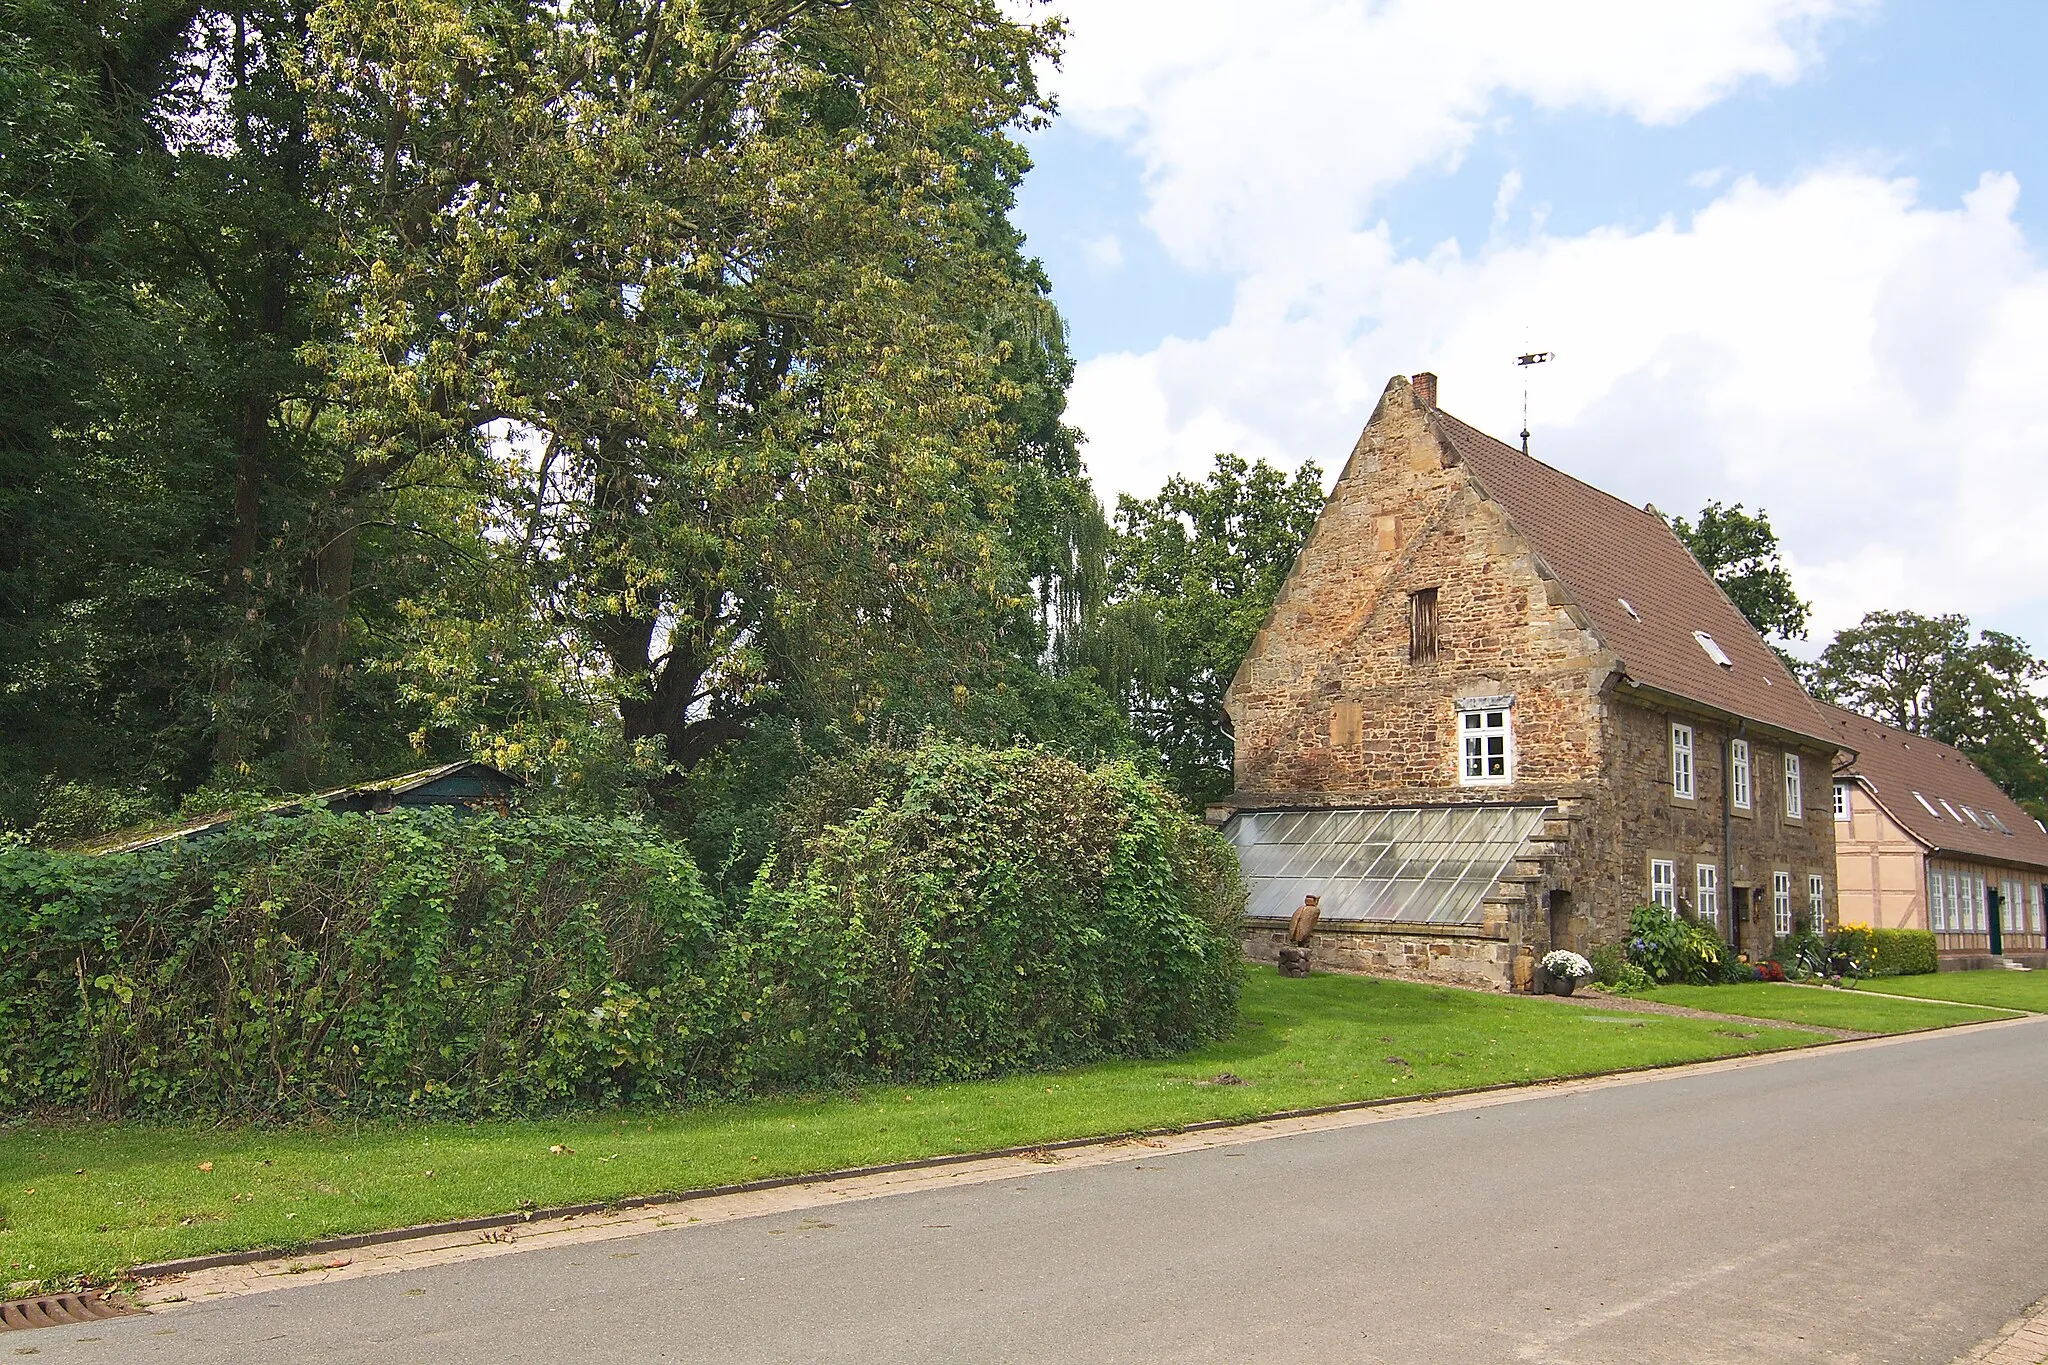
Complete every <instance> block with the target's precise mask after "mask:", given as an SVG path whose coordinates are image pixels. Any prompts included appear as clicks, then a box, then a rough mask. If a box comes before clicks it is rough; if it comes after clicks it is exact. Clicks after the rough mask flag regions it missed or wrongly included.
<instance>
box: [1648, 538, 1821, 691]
mask: <svg viewBox="0 0 2048 1365" xmlns="http://www.w3.org/2000/svg"><path fill="white" fill-rule="evenodd" d="M1671 529H1672V531H1674V532H1675V533H1676V534H1677V536H1678V538H1679V539H1680V540H1681V541H1683V542H1684V543H1685V547H1686V548H1687V549H1688V550H1691V551H1692V557H1693V558H1694V559H1697V560H1698V561H1699V562H1700V565H1701V567H1703V568H1704V569H1706V571H1707V572H1708V573H1710V574H1712V575H1713V578H1714V581H1715V582H1716V583H1719V584H1720V585H1721V591H1723V592H1725V593H1727V594H1728V600H1729V601H1731V602H1733V603H1734V604H1735V606H1736V609H1737V610H1739V611H1740V612H1741V613H1742V614H1743V615H1744V616H1746V617H1748V618H1749V623H1750V624H1751V625H1753V626H1755V627H1756V629H1757V633H1758V634H1759V635H1762V636H1763V637H1764V638H1765V639H1767V640H1769V639H1773V638H1775V639H1778V640H1803V639H1805V638H1806V615H1807V609H1808V604H1807V603H1805V602H1803V601H1801V600H1800V598H1799V594H1798V593H1796V592H1794V591H1793V589H1792V575H1791V574H1790V573H1789V572H1787V570H1786V568H1785V563H1784V561H1783V560H1782V559H1781V558H1780V557H1779V554H1778V535H1777V532H1775V531H1773V530H1772V529H1771V519H1770V516H1769V514H1768V513H1766V512H1765V511H1764V510H1763V509H1762V508H1758V509H1757V511H1756V513H1755V515H1753V516H1752V515H1751V514H1750V513H1748V512H1745V511H1743V510H1742V504H1741V503H1739V502H1738V503H1736V504H1735V505H1734V506H1733V507H1724V506H1722V505H1721V504H1720V503H1719V502H1718V501H1716V502H1710V503H1708V504H1707V505H1706V506H1705V507H1703V508H1701V509H1700V516H1699V520H1698V521H1697V522H1688V521H1687V520H1686V519H1685V518H1684V517H1673V518H1672V519H1671ZM1780 654H1781V655H1782V654H1783V651H1782V650H1781V651H1780ZM1788 662H1789V660H1788Z"/></svg>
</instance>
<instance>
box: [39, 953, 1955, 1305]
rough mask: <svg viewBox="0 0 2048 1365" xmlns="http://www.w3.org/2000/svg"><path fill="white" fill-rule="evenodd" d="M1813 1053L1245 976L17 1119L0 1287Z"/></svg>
mask: <svg viewBox="0 0 2048 1365" xmlns="http://www.w3.org/2000/svg"><path fill="white" fill-rule="evenodd" d="M1724 989H1726V988H1724ZM1871 1003H1879V1002H1871ZM1909 1008H1913V1007H1910V1006H1909ZM1926 1008H1929V1009H1942V1008H1943V1007H1940V1006H1927V1007H1926ZM1951 1012H1954V1011H1951ZM1812 1041H1813V1036H1812V1035H1811V1034H1801V1033H1794V1032H1790V1031H1786V1030H1778V1029H1768V1028H1764V1029H1759V1030H1757V1031H1756V1032H1755V1033H1754V1034H1753V1035H1751V1036H1749V1037H1740V1036H1733V1035H1731V1033H1730V1032H1729V1030H1728V1027H1727V1025H1726V1024H1723V1023H1718V1022H1716V1021H1714V1020H1706V1019H1687V1018H1681V1017H1673V1016H1668V1015H1654V1014H1625V1013H1620V1012H1617V1011H1612V1010H1580V1009H1574V1008H1571V1007H1570V1006H1568V1005H1565V1004H1564V1003H1563V1002H1557V1001H1549V1000H1530V999H1520V998H1515V997H1512V996H1502V995H1490V994H1485V993H1481V992H1476V991H1463V990H1452V989H1447V988H1443V987H1432V986H1421V985H1414V984H1410V983H1407V982H1400V981H1385V980H1376V979H1371V978H1363V977H1344V976H1317V977H1313V978H1310V979H1309V980H1306V981H1288V980H1282V979H1281V978H1280V977H1278V976H1277V975H1276V974H1275V973H1274V972H1273V971H1271V970H1270V969H1267V968H1259V969H1255V970H1253V971H1252V972H1251V973H1250V975H1249V977H1248V980H1247V983H1246V989H1245V996H1244V1008H1243V1014H1242V1021H1241V1025H1240V1027H1239V1029H1238V1031H1237V1033H1236V1034H1235V1035H1234V1036H1233V1037H1231V1038H1229V1039H1227V1040H1225V1041H1223V1042H1220V1043H1217V1044H1214V1045H1213V1046H1210V1047H1207V1048H1203V1049H1201V1050H1200V1051H1197V1052H1193V1053H1189V1054H1187V1055H1184V1056H1180V1057H1173V1058H1166V1059H1160V1060H1150V1061H1119V1062H1105V1063H1102V1064H1099V1065H1096V1066H1089V1067H1082V1068H1077V1069H1074V1070H1070V1071H1062V1072H1049V1073H1041V1074H1035V1075H1028V1076H1011V1077H1006V1078H1003V1079H999V1080H990V1081H975V1082H965V1083H960V1084H952V1085H933V1086H870V1087H866V1088H864V1089H862V1090H859V1091H847V1092H841V1093H837V1094H824V1095H805V1096H795V1097H786V1098H776V1099H767V1100H758V1101H753V1102H749V1103H735V1104H722V1105H708V1106H704V1107H701V1108H695V1109H689V1110H682V1111H662V1112H613V1113H604V1114H588V1115H582V1116H574V1117H568V1118H559V1119H548V1120H521V1121H516V1122H487V1123H476V1124H462V1123H399V1122H388V1123H374V1124H372V1123H366V1124H362V1125H360V1126H357V1125H327V1126H323V1127H315V1128H289V1129H276V1128H273V1129H265V1128H249V1127H237V1128H222V1127H217V1126H211V1125H149V1124H131V1123H90V1124H88V1123H60V1124H36V1123H24V1124H17V1125H14V1126H11V1127H8V1128H6V1129H0V1267H4V1268H5V1270H6V1274H5V1276H4V1277H0V1278H5V1279H6V1280H9V1281H12V1282H15V1283H16V1284H17V1285H18V1284H20V1283H22V1282H25V1281H41V1282H43V1283H44V1284H53V1283H60V1282H63V1281H65V1280H67V1279H71V1278H74V1277H80V1276H89V1277H97V1278H106V1277H111V1276H113V1275H115V1274H117V1273H118V1272H119V1271H121V1270H122V1269H124V1268H126V1267H128V1266H132V1265H137V1264H142V1263H147V1262H151V1261H159V1260H167V1259H171V1258H175V1257H183V1256H195V1255H203V1254H207V1253H211V1252H219V1251H234V1250H244V1249H250V1248H259V1247H263V1248H269V1247H275V1248H280V1249H288V1248H290V1247H293V1246H298V1245H303V1244H304V1243H306V1242H308V1241H312V1240H315V1239H317V1238H321V1237H328V1236H335V1235H339V1234H343V1233H352V1232H367V1231H373V1230H378V1229H384V1228H395V1227H405V1226H409V1225H412V1224H417V1223H425V1222H434V1221H440V1220H444V1219H452V1218H461V1217H471V1216H476V1215H479V1214H487V1213H500V1212H504V1211H507V1210H511V1209H516V1208H519V1207H521V1206H525V1205H531V1206H535V1207H540V1208H546V1207H550V1206H554V1205H561V1204H570V1203H581V1202H586V1201H596V1200H605V1199H617V1198H624V1197H626V1196H629V1195H646V1194H661V1193H675V1192H680V1191H683V1190H689V1189H700V1188H703V1187H705V1186H709V1185H720V1184H726V1183H731V1182H737V1181H745V1180H755V1179H760V1178H763V1177H767V1176H776V1175H795V1174H804V1173H812V1172H821V1171H828V1170H834V1169H839V1168H843V1167H848V1166H859V1165H869V1164H877V1163H882V1162H890V1161H904V1160H911V1159H915V1158H919V1157H928V1156H937V1155H942V1154H948V1153H956V1152H971V1151H980V1150H986V1149H989V1148H998V1147H1009V1146H1019V1145H1026V1144H1031V1143H1037V1142H1050V1141H1055V1140H1058V1139H1061V1138H1071V1137H1086V1136H1092V1135H1110V1134H1115V1133H1121V1132H1129V1131H1132V1130H1134V1129H1145V1128H1168V1127H1174V1126H1177V1125H1181V1124H1187V1123H1192V1122H1197V1121H1200V1120H1203V1119H1218V1118H1248V1117H1252V1116H1255V1115H1258V1114H1262V1113H1273V1112H1276V1111H1280V1110H1286V1109H1296V1108H1305V1107H1309V1106H1314V1105H1322V1104H1334V1103H1339V1102H1343V1101H1347V1100H1362V1099H1374V1098H1381V1097H1387V1096H1399V1095H1415V1094H1425V1093H1429V1092H1432V1091H1441V1090H1451V1089H1457V1088H1460V1087H1465V1086H1475V1085H1487V1084H1494V1083H1499V1082H1504V1081H1534V1080H1543V1079H1552V1078H1559V1077H1565V1076H1573V1075H1584V1074H1587V1073H1590V1072H1597V1071H1606V1070H1612V1069H1617V1068H1623V1067H1636V1066H1651V1065H1668V1064H1672V1063H1678V1062H1689V1061H1700V1060H1704V1059H1707V1058H1713V1057H1725V1056H1730V1055H1735V1054H1740V1053H1750V1052H1762V1051H1771V1050H1775V1049H1780V1048H1789V1047H1798V1046H1801V1045H1803V1044H1808V1043H1811V1042H1812ZM555 1149H560V1150H558V1151H557V1150H555Z"/></svg>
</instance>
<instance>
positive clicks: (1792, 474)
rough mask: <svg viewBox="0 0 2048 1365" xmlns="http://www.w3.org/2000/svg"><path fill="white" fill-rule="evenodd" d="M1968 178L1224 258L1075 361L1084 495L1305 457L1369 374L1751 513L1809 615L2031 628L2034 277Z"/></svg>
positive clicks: (1349, 422) (1564, 449)
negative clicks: (1134, 351)
mask: <svg viewBox="0 0 2048 1365" xmlns="http://www.w3.org/2000/svg"><path fill="white" fill-rule="evenodd" d="M2018 190H2019V187H2018V185H2017V183H2016V182H2015V181H2014V180H2012V179H2011V178H2010V177H2008V176H2002V175H1987V176H1986V177H1984V179H1983V180H1982V181H1981V182H1980V183H1979V185H1978V186H1977V188H1976V189H1975V190H1974V191H1973V192H1971V193H1970V194H1969V195H1967V196H1966V197H1965V198H1964V199H1963V201H1962V202H1961V203H1960V204H1952V205H1947V206H1943V205H1934V204H1928V203H1925V202H1923V201H1922V199H1921V197H1920V195H1919V193H1918V191H1917V189H1916V187H1915V186H1914V185H1913V184H1912V182H1910V181H1904V180H1895V179H1887V178H1884V177H1882V176H1880V175H1877V174H1875V173H1872V172H1870V171H1867V170H1862V169H1858V168H1854V167H1848V168H1837V169H1832V170H1827V171H1822V172H1817V173H1813V174H1810V175H1808V176H1806V177H1803V178H1801V179H1799V180H1797V181H1795V182H1793V183H1791V184H1788V185H1784V186H1778V187H1772V186H1764V185H1760V184H1757V183H1756V182H1754V181H1751V180H1739V181H1736V182H1735V183H1733V184H1732V185H1731V186H1729V187H1728V188H1727V190H1726V191H1725V192H1724V193H1723V194H1722V195H1721V197H1720V198H1718V199H1716V200H1715V201H1714V202H1713V203H1711V204H1710V205H1708V206H1707V207H1706V208H1705V209H1703V210H1701V211H1700V212H1699V213H1698V214H1696V215H1695V216H1694V217H1693V218H1692V219H1691V220H1690V221H1687V222H1683V223H1681V222H1678V221H1675V220H1667V221H1665V222H1662V223H1659V224H1657V225H1656V226H1655V227H1652V228H1649V229H1646V230H1643V231H1636V232H1628V231H1622V230H1618V229H1609V230H1603V231H1597V232H1593V233H1589V234H1587V235H1585V236H1580V237H1549V236H1544V235H1541V234H1540V233H1539V234H1538V235H1536V236H1534V237H1532V238H1531V239H1529V240H1527V241H1524V242H1520V243H1517V244H1512V245H1508V244H1495V245H1489V246H1488V247H1487V248H1486V249H1485V250H1483V251H1481V252H1480V253H1478V254H1476V255H1467V254H1465V253H1463V252H1462V251H1460V250H1459V248H1458V247H1457V246H1456V245H1455V244H1446V245H1444V246H1441V247H1439V248H1437V249H1436V250H1434V251H1433V252H1431V253H1429V254H1428V255H1425V256H1421V257H1416V256H1403V255H1400V254H1397V252H1396V251H1395V249H1394V248H1393V246H1392V244H1391V240H1390V237H1389V234H1388V232H1387V231H1386V230H1385V229H1384V228H1383V227H1380V228H1373V229H1368V230H1361V231H1354V232H1352V233H1349V234H1346V235H1344V236H1342V237H1338V238H1331V239H1327V240H1325V241H1324V242H1322V243H1320V244H1319V250H1318V252H1317V253H1316V254H1315V255H1314V256H1313V257H1305V258H1298V259H1295V260H1293V261H1290V262H1288V263H1286V264H1284V265H1276V266H1274V267H1272V268H1269V269H1266V270H1261V271H1257V272H1253V273H1250V274H1247V275H1246V276H1245V277H1244V278H1243V279H1242V280H1241V282H1240V284H1239V287H1238V291H1237V297H1236V306H1235V309H1234V311H1233V314H1232V316H1231V318H1230V320H1229V321H1228V322H1227V323H1226V324H1224V325H1223V326H1222V327H1220V328H1218V329H1217V330H1216V331H1215V332H1213V333H1211V334H1210V335H1209V336H1207V337H1203V338H1200V339H1198V340H1183V339H1171V340H1169V341H1167V342H1165V343H1164V344H1162V345H1161V346H1160V347H1159V348H1157V349H1156V350H1154V351H1153V352H1151V353H1149V354H1146V355H1143V356H1131V355H1120V356H1113V357H1104V358H1100V359H1097V360H1093V361H1090V362H1088V363H1086V364H1084V365H1083V367H1082V369H1081V373H1080V377H1079V379H1078V381H1077V383H1076V385H1075V389H1074V394H1073V404H1072V414H1073V417H1074V419H1075V420H1076V421H1077V422H1078V423H1079V424H1080V425H1081V426H1082V427H1083V429H1084V430H1087V431H1088V432H1089V433H1090V437H1091V439H1090V442H1089V446H1088V454H1089V459H1090V463H1091V466H1092V467H1093V468H1094V469H1095V471H1096V475H1097V480H1098V484H1099V485H1101V486H1103V487H1104V488H1105V490H1106V491H1109V490H1122V489H1131V490H1136V491H1149V490H1150V489H1151V488H1152V487H1154V486H1156V485H1157V483H1158V481H1159V480H1160V479H1161V478H1162V477H1164V475H1166V474H1167V473H1170V472H1173V471H1175V470H1194V469H1199V468H1201V467H1202V466H1204V465H1206V463H1207V461H1208V458H1209V456H1210V455H1211V453H1213V452H1214V451H1216V450H1220V449H1235V450H1236V451H1238V452H1239V453H1240V454H1244V455H1247V456H1252V455H1263V456H1266V457H1267V458H1269V459H1273V460H1275V461H1276V462H1284V463H1286V464H1289V465H1292V464H1293V463H1296V462H1298V461H1299V460H1301V459H1304V458H1313V459H1315V460H1317V461H1318V462H1319V463H1321V464H1322V465H1323V466H1324V467H1325V469H1326V471H1328V472H1329V473H1331V474H1332V475H1334V473H1335V469H1336V467H1337V465H1338V464H1339V463H1340V462H1341V460H1342V459H1343V457H1344V455H1345V453H1346V452H1347V451H1348V450H1349V448H1350V444H1351V441H1352V439H1353V437H1354V436H1355V435H1356V433H1357V430H1358V428H1359V426H1360V425H1361V424H1362V423H1363V422H1364V420H1365V418H1366V417H1367V416H1368V415H1369V413H1370V411H1371V407H1372V403H1373V401H1374V400H1375V399H1376V398H1377V396H1378V394H1379V391H1380V389H1381V387H1382V385H1383V384H1384V383H1385V381H1386V378H1387V376H1389V375H1391V374H1395V373H1401V372H1407V371H1413V370H1419V369H1432V370H1435V371H1436V372H1437V373H1438V374H1439V375H1440V376H1441V384H1442V390H1441V391H1442V401H1443V403H1444V406H1445V407H1446V408H1447V409H1449V410H1450V411H1453V412H1456V413H1457V414H1459V415H1460V416H1462V417H1465V418H1466V419H1467V420H1470V421H1473V422H1474V423H1476V424H1477V425H1479V426H1481V427H1483V428H1485V429H1487V430H1489V431H1492V432H1494V433H1495V434H1497V435H1499V436H1501V437H1502V438H1503V439H1507V440H1513V439H1514V433H1515V432H1516V431H1517V430H1518V429H1519V428H1520V424H1521V383H1522V380H1523V378H1524V376H1523V375H1522V373H1521V372H1520V371H1518V370H1517V369H1516V368H1515V367H1514V365H1513V363H1512V361H1513V357H1514V356H1515V355H1516V354H1517V353H1518V352H1520V351H1522V350H1526V349H1529V348H1530V347H1531V346H1535V347H1540V348H1542V349H1550V350H1554V351H1556V353H1557V356H1558V359H1557V360H1556V362H1555V363H1553V364H1552V365H1549V366H1546V367H1544V368H1543V369H1541V370H1538V371H1536V372H1534V373H1533V374H1532V375H1530V376H1529V378H1530V381H1531V383H1532V385H1533V393H1534V412H1533V425H1534V429H1535V439H1534V447H1535V450H1536V453H1537V454H1538V455H1540V456H1543V457H1544V458H1547V459H1549V460H1551V461H1553V462H1554V463H1556V464H1558V465H1560V466H1561V467H1563V468H1565V469H1567V470H1569V471H1570V472H1572V473H1574V474H1577V475H1578V476H1580V477H1582V478H1585V479H1588V480H1589V481H1591V482H1593V483H1596V484H1598V485H1600V486H1601V487H1604V488H1607V489H1609V490H1611V491H1613V492H1615V493H1617V494H1619V495H1621V496H1623V497H1626V498H1629V499H1630V500H1632V501H1635V502H1644V501H1655V502H1657V503H1658V504H1659V505H1660V506H1661V507H1663V508H1664V509H1665V510H1667V511H1673V512H1691V511H1693V510H1695V509H1697V508H1698V507H1699V506H1700V505H1701V504H1702V503H1704V502H1705V501H1706V500H1707V499H1709V498H1720V499H1723V500H1725V501H1736V500H1740V501H1743V502H1745V503H1747V504H1748V505H1749V506H1750V507H1752V508H1754V507H1758V506H1763V507H1766V508H1768V509H1769V511H1770V513H1771V517H1772V520H1773V523H1774V524H1775V525H1776V527H1777V529H1778V531H1779V533H1780V535H1781V537H1782V538H1783V539H1784V540H1785V542H1786V543H1787V545H1788V547H1789V548H1790V550H1791V551H1792V556H1793V560H1794V565H1795V569H1796V572H1797V576H1798V582H1799V583H1800V585H1801V586H1802V588H1803V589H1804V590H1805V591H1806V592H1807V593H1808V594H1809V595H1810V596H1811V597H1812V598H1813V599H1814V600H1815V603H1816V607H1817V620H1816V623H1815V624H1816V626H1817V628H1818V629H1817V631H1816V634H1817V635H1818V636H1819V637H1820V638H1821V639H1825V638H1826V635H1827V633H1829V632H1832V631H1833V630H1834V629H1837V628H1839V627H1840V626H1842V625H1845V624H1849V623H1851V622H1853V621H1854V620H1855V619H1857V618H1858V617H1860V616H1861V615H1862V614H1863V613H1864V612H1865V611H1868V610H1871V609H1873V608H1876V607H1912V608H1916V609H1919V610H1926V611H1935V610H1963V611H1966V612H1969V613H1971V614H1972V615H1974V616H1976V617H1977V618H1978V619H1979V620H1980V621H1983V622H1994V623H1998V624H2002V625H2005V626H2006V627H2007V628H2011V629H2019V630H2021V631H2022V632H2023V633H2027V634H2029V636H2030V638H2031V637H2034V636H2041V637H2042V638H2039V639H2036V641H2035V642H2036V643H2037V644H2042V645H2048V630H2044V627H2048V611H2044V606H2048V604H2044V602H2043V595H2042V591H2041V588H2040V587H2039V586H2038V585H2039V584H2040V583H2042V582H2044V581H2048V534H2043V532H2042V528H2043V527H2048V481H2044V480H2043V479H2042V477H2041V474H2042V472H2043V469H2044V461H2043V458H2042V457H2043V455H2044V453H2048V387H2044V386H2043V385H2042V384H2041V383H2040V380H2039V372H2038V371H2039V358H2040V357H2041V356H2042V355H2044V354H2048V270H2044V269H2043V267H2042V265H2041V263H2039V262H2038V261H2036V260H2035V259H2034V258H2033V256H2032V255H2031V254H2030V253H2029V251H2028V249H2027V247H2026V244H2025V242H2024V240H2023V238H2022V236H2021V233H2020V230H2019V228H2018V226H2017V225H2016V224H2015V223H2014V221H2013V216H2012V215H2013V209H2014V207H2015V204H2016V202H2017V195H2018Z"/></svg>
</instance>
